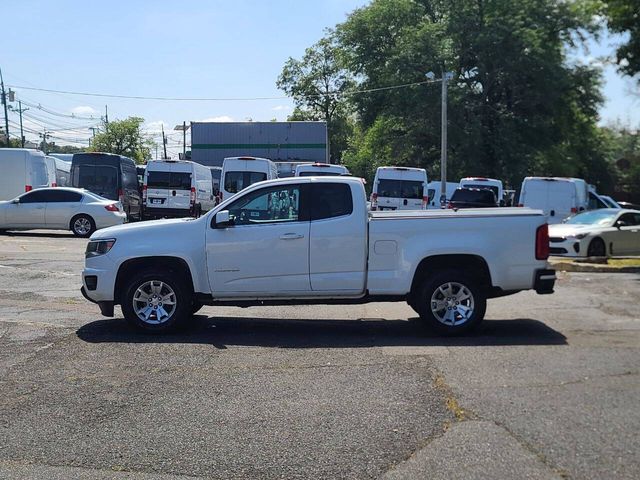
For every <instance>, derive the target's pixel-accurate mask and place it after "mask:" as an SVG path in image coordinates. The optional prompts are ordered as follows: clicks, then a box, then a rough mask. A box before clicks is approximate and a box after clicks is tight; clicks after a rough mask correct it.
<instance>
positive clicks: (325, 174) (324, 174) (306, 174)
mask: <svg viewBox="0 0 640 480" xmlns="http://www.w3.org/2000/svg"><path fill="white" fill-rule="evenodd" d="M340 175H341V174H340V173H338V172H331V171H328V172H318V171H315V172H313V171H311V172H301V173H300V175H298V176H299V177H336V176H338V177H339V176H340Z"/></svg>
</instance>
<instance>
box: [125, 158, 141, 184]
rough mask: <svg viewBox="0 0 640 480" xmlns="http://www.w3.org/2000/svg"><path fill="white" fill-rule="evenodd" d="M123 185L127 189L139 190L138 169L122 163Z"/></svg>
mask: <svg viewBox="0 0 640 480" xmlns="http://www.w3.org/2000/svg"><path fill="white" fill-rule="evenodd" d="M122 185H123V186H124V187H125V188H132V189H137V188H138V172H137V171H136V167H134V166H133V165H130V164H129V163H125V162H122Z"/></svg>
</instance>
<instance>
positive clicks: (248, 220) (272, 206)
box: [228, 185, 301, 225]
mask: <svg viewBox="0 0 640 480" xmlns="http://www.w3.org/2000/svg"><path fill="white" fill-rule="evenodd" d="M300 191H301V188H300V185H281V186H278V187H271V188H266V189H260V190H257V191H255V192H251V193H249V194H247V195H244V196H243V197H242V198H239V199H238V200H236V201H235V202H233V203H232V204H231V205H229V208H228V210H229V218H230V219H232V220H233V223H234V225H255V224H261V223H282V222H297V221H299V220H301V219H300Z"/></svg>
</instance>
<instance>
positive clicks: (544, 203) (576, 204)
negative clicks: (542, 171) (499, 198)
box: [518, 177, 589, 224]
mask: <svg viewBox="0 0 640 480" xmlns="http://www.w3.org/2000/svg"><path fill="white" fill-rule="evenodd" d="M518 206H519V207H529V208H533V209H536V210H542V211H543V212H544V213H545V215H547V216H548V223H549V224H553V223H561V222H562V221H563V220H564V219H565V218H568V217H570V216H571V215H575V214H576V213H579V212H582V211H584V210H588V209H589V191H588V186H587V182H585V181H584V180H582V179H581V178H565V177H526V178H525V179H524V181H523V182H522V188H521V189H520V200H519V201H518Z"/></svg>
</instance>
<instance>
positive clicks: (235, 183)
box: [224, 171, 267, 193]
mask: <svg viewBox="0 0 640 480" xmlns="http://www.w3.org/2000/svg"><path fill="white" fill-rule="evenodd" d="M266 179H267V174H266V173H264V172H246V171H244V172H227V173H225V175H224V189H225V190H226V191H227V192H229V193H238V192H239V191H240V190H242V189H244V188H247V187H248V186H249V185H253V184H254V183H258V182H262V181H263V180H266Z"/></svg>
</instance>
